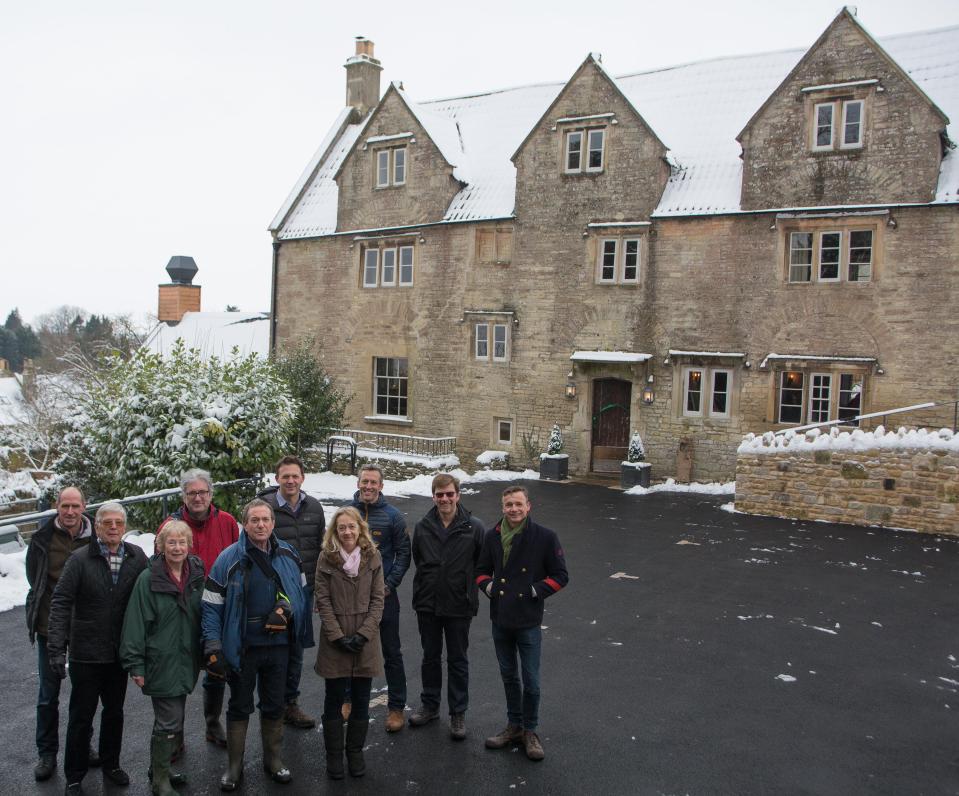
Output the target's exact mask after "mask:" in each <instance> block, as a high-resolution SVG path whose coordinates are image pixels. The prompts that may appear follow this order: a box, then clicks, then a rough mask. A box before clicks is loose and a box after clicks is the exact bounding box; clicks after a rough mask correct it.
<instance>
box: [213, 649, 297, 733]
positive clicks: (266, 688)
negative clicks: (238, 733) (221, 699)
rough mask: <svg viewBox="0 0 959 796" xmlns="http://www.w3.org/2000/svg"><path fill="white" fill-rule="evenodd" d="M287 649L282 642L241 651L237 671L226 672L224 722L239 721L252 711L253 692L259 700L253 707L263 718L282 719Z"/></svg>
mask: <svg viewBox="0 0 959 796" xmlns="http://www.w3.org/2000/svg"><path fill="white" fill-rule="evenodd" d="M289 658H290V651H289V650H288V649H287V645H286V644H277V645H275V646H269V647H248V648H247V649H246V650H245V651H244V653H243V660H242V661H241V664H240V671H238V672H231V673H230V702H229V704H228V705H227V708H226V718H227V721H243V720H244V719H246V718H248V717H249V716H250V714H252V713H253V707H254V706H253V691H254V689H255V690H256V693H257V696H258V697H259V699H260V701H259V703H257V705H256V707H257V708H259V709H260V715H261V716H262V717H263V718H267V719H280V718H283V710H284V708H285V707H286V703H285V702H284V701H283V692H284V690H285V689H286V665H287V662H288V661H289Z"/></svg>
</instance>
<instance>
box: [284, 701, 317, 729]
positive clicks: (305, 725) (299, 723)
mask: <svg viewBox="0 0 959 796" xmlns="http://www.w3.org/2000/svg"><path fill="white" fill-rule="evenodd" d="M283 723H284V724H289V725H290V726H291V727H296V728H297V729H299V730H312V729H313V728H314V727H315V726H316V720H315V719H312V718H310V717H309V716H307V715H306V714H305V713H304V712H303V711H302V710H301V709H300V706H299V705H298V704H296V702H290V704H289V705H287V706H286V710H285V711H284V712H283Z"/></svg>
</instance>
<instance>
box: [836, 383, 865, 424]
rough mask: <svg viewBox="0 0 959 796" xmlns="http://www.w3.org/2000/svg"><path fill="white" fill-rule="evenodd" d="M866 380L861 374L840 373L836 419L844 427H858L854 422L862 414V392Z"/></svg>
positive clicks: (856, 421)
mask: <svg viewBox="0 0 959 796" xmlns="http://www.w3.org/2000/svg"><path fill="white" fill-rule="evenodd" d="M863 383H864V379H863V377H862V374H861V373H840V374H839V391H838V398H837V401H836V419H837V420H842V421H843V424H844V425H847V426H858V425H859V421H858V420H853V418H854V417H858V416H859V415H861V414H862V392H863Z"/></svg>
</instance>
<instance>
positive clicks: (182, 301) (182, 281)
mask: <svg viewBox="0 0 959 796" xmlns="http://www.w3.org/2000/svg"><path fill="white" fill-rule="evenodd" d="M198 270H199V269H198V268H197V267H196V263H195V262H194V261H193V258H192V257H184V256H182V255H178V256H176V257H171V258H170V262H168V263H167V266H166V272H167V273H168V274H169V275H170V280H171V281H170V283H169V284H166V285H160V297H159V302H158V308H157V319H158V320H159V321H160V322H161V323H168V324H170V325H171V326H173V325H175V324H177V323H179V322H180V320H181V319H182V318H183V315H184V313H187V312H199V311H200V286H199V285H194V284H193V277H195V276H196V272H197V271H198Z"/></svg>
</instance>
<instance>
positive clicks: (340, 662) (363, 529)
mask: <svg viewBox="0 0 959 796" xmlns="http://www.w3.org/2000/svg"><path fill="white" fill-rule="evenodd" d="M316 609H317V611H318V612H319V614H320V620H321V621H322V629H321V631H320V646H319V649H318V651H317V655H316V666H315V667H314V669H315V670H316V673H317V674H318V675H320V677H323V678H324V679H325V680H326V698H325V700H324V702H323V741H324V743H325V744H326V773H327V775H328V776H329V777H330V778H331V779H342V778H343V748H344V741H343V717H342V713H341V712H340V711H341V710H342V707H343V700H344V697H345V695H346V690H347V688H349V689H350V692H351V693H352V695H353V710H352V712H351V713H350V718H349V722H348V723H347V726H346V744H345V746H346V760H347V764H348V766H349V770H350V776H353V777H362V776H363V774H365V773H366V763H365V762H364V760H363V746H364V744H365V743H366V731H367V730H368V729H369V712H370V687H371V685H372V684H373V678H374V677H377V676H379V675H381V674H383V653H382V651H381V649H380V629H379V628H380V619H381V618H382V616H383V562H382V560H381V559H380V554H379V552H378V551H377V549H376V545H375V544H374V543H373V539H372V538H371V537H370V529H369V527H368V526H367V524H366V523H365V522H364V521H363V518H362V517H361V516H360V514H359V512H358V511H357V510H356V509H354V508H352V507H351V506H344V507H343V508H341V509H338V510H337V511H336V513H335V514H334V515H333V518H332V519H331V520H330V524H329V526H328V527H327V529H326V534H325V535H324V537H323V550H322V552H321V553H320V558H319V561H317V564H316Z"/></svg>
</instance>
